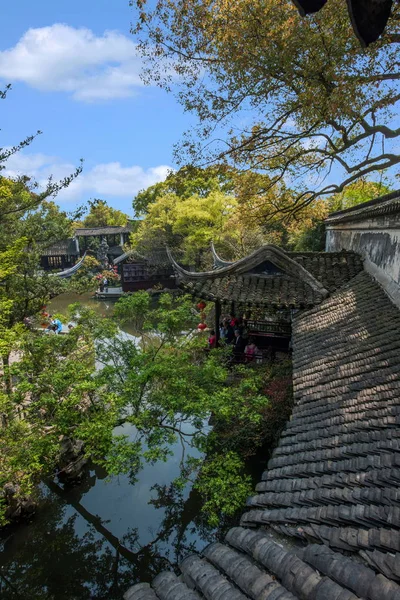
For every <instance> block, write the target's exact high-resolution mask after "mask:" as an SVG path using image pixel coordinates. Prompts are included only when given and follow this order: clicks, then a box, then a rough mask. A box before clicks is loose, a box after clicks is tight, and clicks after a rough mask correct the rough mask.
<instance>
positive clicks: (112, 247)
mask: <svg viewBox="0 0 400 600" xmlns="http://www.w3.org/2000/svg"><path fill="white" fill-rule="evenodd" d="M131 231H132V228H131V226H130V224H129V223H128V225H126V226H125V227H118V226H111V225H107V226H104V227H80V228H78V229H75V237H76V238H77V239H78V241H79V247H80V251H81V253H82V254H83V253H84V252H86V251H87V250H90V248H91V242H92V240H96V241H97V243H98V244H100V242H101V241H103V240H105V241H106V242H107V245H108V250H107V255H108V257H109V260H110V262H111V261H113V260H114V258H116V257H118V256H121V254H123V253H124V250H123V246H124V244H126V243H127V242H128V241H129V235H130V233H131Z"/></svg>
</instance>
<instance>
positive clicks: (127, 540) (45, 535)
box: [0, 467, 215, 600]
mask: <svg viewBox="0 0 400 600" xmlns="http://www.w3.org/2000/svg"><path fill="white" fill-rule="evenodd" d="M92 468H93V467H92ZM105 476H106V473H105V472H104V471H103V470H99V469H98V468H96V472H95V475H91V474H90V473H89V470H88V471H87V474H86V476H85V478H84V479H83V480H82V484H81V485H79V486H77V487H74V488H70V489H66V488H63V487H61V486H60V485H58V484H57V483H55V482H53V481H51V480H49V481H46V482H45V485H46V486H47V488H48V490H49V491H50V493H47V495H46V497H45V498H44V500H43V503H42V506H41V509H40V512H39V514H38V515H37V516H36V518H35V520H34V521H33V522H32V523H31V524H30V525H20V526H18V527H16V528H14V530H9V535H8V538H7V539H6V540H5V542H4V543H3V552H0V568H1V574H2V575H3V578H0V592H1V594H0V595H1V598H2V599H3V598H4V600H19V599H20V598H23V599H24V600H26V599H27V598H29V599H30V600H73V599H76V600H86V599H90V600H100V599H103V598H104V599H105V598H107V599H114V598H115V599H118V600H120V598H122V595H123V593H124V592H125V591H126V590H127V588H128V587H129V586H130V585H132V584H133V583H135V582H137V581H139V580H141V581H150V580H151V579H153V578H154V576H155V575H156V574H157V573H159V572H160V571H162V570H164V569H168V568H174V567H175V566H176V564H177V563H178V562H180V561H181V560H182V558H183V557H184V556H185V554H187V553H189V552H192V551H193V550H194V549H195V544H194V542H191V541H189V540H188V538H189V537H190V536H191V535H193V534H196V538H197V539H198V538H199V537H200V538H202V542H203V543H204V542H205V541H212V540H214V539H215V531H213V530H212V529H210V527H209V526H207V523H206V521H205V520H204V519H203V518H202V515H201V512H200V506H201V503H200V498H199V496H198V493H197V492H195V491H193V490H192V491H191V492H190V493H189V495H188V496H187V497H186V495H185V493H184V492H183V491H182V490H181V489H179V488H177V487H176V486H174V485H170V486H165V485H154V486H153V487H152V491H153V492H155V493H156V497H155V498H153V499H151V500H150V501H149V503H150V504H152V505H153V506H154V508H155V509H161V510H164V517H163V520H162V522H161V524H160V526H159V527H158V528H157V531H154V532H151V533H152V534H153V539H152V540H151V542H149V543H148V544H146V545H144V546H140V537H139V532H138V529H137V528H136V527H135V528H130V529H129V530H128V531H127V533H126V534H125V535H124V536H123V537H122V538H120V539H119V538H117V537H116V536H115V535H114V534H113V533H112V531H110V529H108V527H107V524H106V523H104V522H103V521H102V519H101V518H100V517H99V516H98V515H95V514H92V513H90V512H89V511H88V510H87V509H86V508H85V507H84V506H83V504H82V503H81V500H82V496H83V495H84V494H86V493H87V492H88V491H89V490H90V489H91V488H92V487H93V486H94V485H95V483H96V480H97V478H99V479H103V478H104V477H105ZM68 505H69V506H71V507H72V508H73V509H74V510H75V511H76V513H77V514H74V515H72V516H70V517H66V509H67V506H68ZM78 514H79V515H80V516H81V517H82V518H83V519H84V520H85V522H86V523H87V524H88V525H89V526H90V527H89V529H88V530H87V531H86V532H85V533H84V534H77V533H76V528H75V524H76V520H77V517H78Z"/></svg>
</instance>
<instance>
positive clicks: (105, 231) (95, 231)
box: [75, 224, 132, 237]
mask: <svg viewBox="0 0 400 600" xmlns="http://www.w3.org/2000/svg"><path fill="white" fill-rule="evenodd" d="M131 231H132V228H131V227H130V225H129V224H128V225H126V226H125V227H118V226H114V225H108V226H106V227H79V228H78V229H75V235H76V236H82V237H91V236H96V235H114V234H115V233H130V232H131Z"/></svg>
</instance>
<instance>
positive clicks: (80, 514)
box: [0, 294, 262, 600]
mask: <svg viewBox="0 0 400 600" xmlns="http://www.w3.org/2000/svg"><path fill="white" fill-rule="evenodd" d="M76 301H80V302H82V303H85V304H86V305H89V306H91V307H92V308H94V309H95V310H96V311H98V312H99V313H100V314H103V315H105V316H111V315H112V311H113V305H112V303H111V302H105V301H96V300H93V299H91V298H90V296H89V295H88V296H75V295H73V294H68V295H67V294H65V295H63V296H60V297H59V298H57V299H55V300H54V301H53V302H52V304H51V306H50V307H49V308H50V309H51V311H52V312H64V311H65V309H66V307H67V306H68V304H71V303H72V302H76ZM126 332H127V333H129V334H134V331H132V330H130V329H129V327H128V328H126ZM124 433H127V434H128V435H129V434H130V433H132V435H133V433H134V432H133V430H132V429H131V426H124ZM171 451H172V456H170V457H169V458H168V461H167V462H166V463H157V464H155V465H150V464H148V465H146V466H145V467H144V468H143V469H142V471H140V473H139V474H138V478H137V481H136V482H134V483H132V482H130V481H129V478H128V477H127V476H120V477H118V478H117V477H114V478H112V479H109V478H108V477H107V473H106V472H105V471H104V470H103V469H101V468H99V467H97V466H95V465H88V466H87V468H86V470H85V473H84V477H83V479H82V482H81V483H80V484H79V485H77V486H74V487H69V488H67V487H64V486H62V485H61V484H59V483H55V482H53V481H48V482H44V483H43V484H42V486H41V488H40V490H39V494H40V497H41V500H40V504H39V509H38V511H37V513H36V515H35V516H34V518H33V519H32V521H31V522H30V523H23V524H19V525H15V526H12V527H8V528H7V529H5V530H3V531H2V532H1V533H0V597H1V598H2V600H19V599H23V600H89V599H90V600H95V599H96V600H103V599H104V600H105V599H108V600H114V599H115V600H117V599H118V600H121V599H122V596H123V594H124V592H125V591H126V590H127V589H128V588H129V587H130V586H131V585H133V584H134V583H136V582H138V581H151V579H152V578H153V577H154V576H155V575H156V574H157V573H159V572H160V571H161V570H163V569H170V568H174V567H175V566H176V565H177V563H179V562H180V561H181V560H182V559H183V557H184V556H185V555H186V554H188V553H190V552H192V551H194V550H200V549H202V548H203V547H204V546H205V545H206V544H207V543H210V542H212V541H215V540H216V539H220V537H221V536H222V534H223V532H224V530H226V528H227V527H228V525H229V524H228V523H221V526H220V527H219V528H218V529H213V528H210V527H209V526H208V525H207V523H206V521H205V519H204V517H203V515H202V513H201V502H200V498H199V496H198V494H197V493H196V492H195V491H194V490H193V489H191V488H190V487H189V486H188V487H187V488H186V489H184V490H183V491H177V490H176V489H173V488H172V487H171V482H172V481H173V479H174V478H175V477H177V476H178V475H179V462H180V458H181V451H182V448H181V446H180V444H176V445H175V446H172V447H171ZM192 455H193V456H196V454H195V452H194V451H192ZM197 456H199V455H198V454H197ZM261 466H262V465H260V464H255V463H254V462H253V464H249V470H251V471H252V474H253V476H254V481H256V480H258V479H259V474H260V470H261Z"/></svg>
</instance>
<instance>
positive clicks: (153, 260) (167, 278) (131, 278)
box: [114, 248, 177, 292]
mask: <svg viewBox="0 0 400 600" xmlns="http://www.w3.org/2000/svg"><path fill="white" fill-rule="evenodd" d="M114 265H117V266H118V272H119V274H120V275H121V286H122V291H123V292H136V291H137V290H148V289H151V288H154V287H157V288H159V289H175V288H176V287H177V285H176V280H175V277H174V270H173V267H172V265H171V262H170V260H169V257H168V254H167V251H166V249H165V248H156V249H154V250H152V251H151V252H147V253H146V255H142V254H141V253H140V252H137V251H136V250H130V251H129V252H125V253H124V254H121V256H119V257H118V258H116V259H114Z"/></svg>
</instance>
